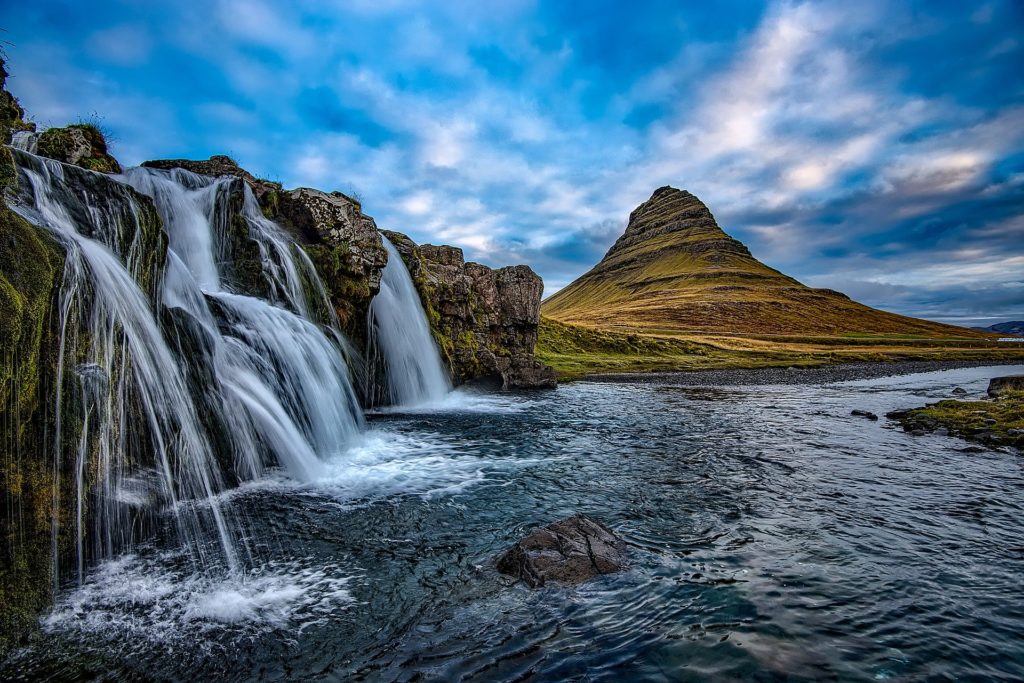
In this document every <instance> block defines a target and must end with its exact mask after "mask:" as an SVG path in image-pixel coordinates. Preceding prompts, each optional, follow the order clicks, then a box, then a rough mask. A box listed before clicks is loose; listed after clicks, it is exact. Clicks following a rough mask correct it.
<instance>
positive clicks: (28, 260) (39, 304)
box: [0, 206, 70, 652]
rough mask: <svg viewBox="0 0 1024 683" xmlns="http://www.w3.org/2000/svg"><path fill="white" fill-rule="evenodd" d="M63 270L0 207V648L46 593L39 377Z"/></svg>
mask: <svg viewBox="0 0 1024 683" xmlns="http://www.w3.org/2000/svg"><path fill="white" fill-rule="evenodd" d="M62 270H63V255H62V253H61V250H60V249H59V248H58V247H57V245H56V244H55V243H54V242H53V241H52V240H51V239H50V238H49V236H48V235H46V234H45V233H44V232H43V231H42V230H40V229H39V228H36V227H34V226H32V225H30V224H29V223H27V222H26V221H25V220H23V219H22V218H21V217H20V216H18V215H17V214H15V213H14V212H13V211H11V210H10V209H8V208H7V207H6V206H0V339H2V340H3V343H2V347H0V348H2V351H0V424H3V433H4V434H5V437H6V438H4V439H3V440H2V442H0V459H2V465H0V509H2V510H3V515H2V516H0V519H2V524H0V534H2V536H3V549H2V556H0V605H3V606H4V608H3V610H0V652H3V651H4V650H5V649H6V648H7V647H9V646H10V645H11V644H12V639H14V638H16V637H18V636H19V634H22V633H24V632H25V631H27V630H28V629H29V628H31V626H32V625H33V624H34V623H35V618H36V616H37V615H38V613H39V612H40V611H41V610H42V609H44V608H45V607H46V606H47V605H48V604H49V602H50V600H51V582H50V579H49V577H50V576H51V574H52V570H51V559H50V558H51V545H50V527H51V514H52V511H53V495H54V487H53V481H54V475H53V471H52V458H51V457H49V455H48V454H44V444H45V439H44V437H43V434H45V433H46V432H47V425H48V423H49V421H50V420H52V416H51V415H49V413H50V412H51V411H48V410H47V407H48V406H47V405H46V404H47V402H48V401H47V399H48V396H49V394H48V387H47V385H46V382H45V381H44V378H46V377H52V368H53V366H54V365H55V363H56V348H54V345H53V344H52V343H48V342H52V340H53V338H54V337H53V334H52V332H50V326H51V325H52V324H53V316H52V315H51V307H52V304H53V301H54V298H55V295H56V290H57V287H58V286H59V282H60V276H61V272H62ZM68 514H70V511H68Z"/></svg>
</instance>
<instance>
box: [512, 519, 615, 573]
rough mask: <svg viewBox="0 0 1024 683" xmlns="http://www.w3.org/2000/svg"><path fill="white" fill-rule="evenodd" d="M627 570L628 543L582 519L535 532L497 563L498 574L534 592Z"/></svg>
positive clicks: (592, 521)
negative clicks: (541, 588) (519, 582)
mask: <svg viewBox="0 0 1024 683" xmlns="http://www.w3.org/2000/svg"><path fill="white" fill-rule="evenodd" d="M625 566H626V544H625V542H624V541H623V540H622V539H620V538H619V537H618V536H616V535H615V534H614V533H613V532H612V531H611V530H610V529H608V527H606V526H604V525H603V524H601V523H600V522H597V521H595V520H593V519H590V518H589V517H585V516H583V515H575V516H573V517H568V518H566V519H563V520H561V521H558V522H555V523H554V524H549V525H548V526H546V527H541V528H539V529H534V530H533V531H531V532H530V533H529V534H527V535H526V536H524V537H523V538H522V540H520V541H519V542H518V543H516V544H515V545H514V546H512V548H511V549H510V550H508V552H506V553H505V554H504V555H502V556H501V557H500V558H499V559H498V562H497V568H498V571H499V572H501V573H502V574H508V575H510V576H515V577H516V578H519V579H521V580H523V581H525V582H526V583H527V585H529V586H530V587H531V588H539V587H540V586H543V585H545V584H546V583H547V582H548V581H555V582H558V583H566V584H576V583H581V582H583V581H587V580H589V579H593V578H594V577H597V576H601V575H603V574H611V573H613V572H617V571H619V570H621V569H623V568H624V567H625Z"/></svg>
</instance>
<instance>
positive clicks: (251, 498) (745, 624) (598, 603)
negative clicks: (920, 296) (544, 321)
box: [0, 366, 1024, 681]
mask: <svg viewBox="0 0 1024 683" xmlns="http://www.w3.org/2000/svg"><path fill="white" fill-rule="evenodd" d="M1020 372H1024V367H1020V366H1016V367H1005V366H1004V367H997V368H972V369H963V370H951V371H945V372H935V373H928V374H919V375H910V376H904V377H894V378H885V379H874V380H864V381H857V382H847V383H837V384H830V385H788V386H736V387H718V388H709V387H692V388H690V387H682V386H668V385H658V384H599V383H577V384H573V385H569V386H565V387H562V388H559V389H558V390H556V391H553V392H545V393H537V394H504V395H490V396H489V395H471V394H462V393H459V394H456V395H455V396H453V397H451V398H449V399H447V400H446V402H445V403H443V404H441V405H438V406H435V407H433V408H424V409H420V410H417V411H416V412H387V411H380V412H377V413H374V414H372V415H371V416H370V418H369V422H370V431H369V432H368V433H366V434H365V435H364V436H363V437H362V438H361V441H360V442H359V443H358V444H357V445H356V446H354V447H353V449H352V450H351V451H350V452H349V453H347V454H345V456H344V457H339V458H338V459H336V460H335V461H332V462H330V463H328V464H327V467H326V468H325V472H324V474H323V475H322V477H321V478H320V479H319V480H318V481H315V482H312V483H304V484H297V483H294V482H292V481H291V480H289V479H288V478H287V477H285V475H284V474H280V475H279V476H278V477H276V478H269V479H266V480H264V481H260V482H255V483H250V484H248V485H246V486H245V487H243V488H242V489H239V490H236V491H234V492H232V493H230V494H227V495H225V496H224V501H223V503H224V504H225V505H229V506H230V507H232V508H233V509H234V512H235V514H236V515H237V516H238V517H239V518H241V519H244V520H245V525H246V528H247V529H248V530H249V532H248V536H249V537H248V539H247V546H248V548H249V552H250V553H251V559H250V562H249V563H250V566H252V567H254V569H250V570H248V571H247V572H246V573H245V575H243V576H234V577H223V576H221V577H218V576H204V575H196V574H191V573H190V571H191V570H190V569H189V565H188V564H187V563H186V562H184V561H183V558H181V557H180V556H178V555H177V554H176V552H175V551H174V550H173V549H166V548H163V549H162V548H159V547H156V546H154V547H152V548H144V549H142V550H141V551H140V552H138V553H136V554H134V555H131V556H127V557H122V558H119V559H117V560H115V561H112V562H107V563H105V564H104V565H101V566H99V567H96V568H94V569H93V570H92V571H91V572H90V573H89V576H88V578H87V581H86V583H85V585H84V586H82V587H80V588H74V587H71V588H69V589H68V590H67V592H66V593H65V594H64V595H63V597H62V599H61V601H60V602H59V604H58V606H57V607H56V609H55V610H54V611H53V612H52V613H51V614H50V615H49V616H48V617H46V618H45V620H44V625H43V635H42V636H41V639H40V640H39V641H38V642H37V643H35V644H34V645H33V646H32V647H30V648H28V649H26V650H23V651H21V652H18V653H16V654H15V655H14V656H12V657H11V658H9V659H8V661H7V662H6V663H5V664H4V665H3V666H2V667H0V677H5V678H6V677H19V676H20V677H23V678H31V679H37V678H43V677H47V676H51V677H54V678H59V679H67V678H74V677H78V678H83V679H84V678H94V677H99V678H107V679H111V680H113V679H122V678H132V677H134V678H168V679H175V678H178V679H180V678H186V679H191V680H209V679H227V680H244V679H251V678H263V679H267V680H287V679H293V680H310V679H313V680H318V679H319V680H331V679H337V680H340V679H344V680H389V681H390V680H403V681H404V680H445V681H448V680H545V681H547V680H565V679H583V680H594V681H600V680H608V681H611V680H654V681H670V680H671V681H675V680H705V679H709V678H710V679H736V678H745V679H761V680H773V679H780V678H787V679H789V680H820V679H842V680H885V679H892V680H908V679H913V680H920V679H950V678H959V679H968V680H980V679H985V680H998V679H1003V680H1019V679H1021V678H1024V641H1022V639H1021V637H1020V634H1021V633H1024V587H1022V580H1021V579H1022V577H1024V540H1022V537H1021V530H1022V527H1024V522H1022V518H1024V515H1022V513H1024V459H1022V458H1021V457H1020V455H1018V454H1016V453H1013V452H1009V451H1005V452H1000V451H991V450H986V451H983V452H979V453H975V452H967V451H964V449H965V448H966V447H967V446H968V445H969V444H967V443H966V442H964V441H959V440H956V439H951V438H947V437H939V436H924V437H912V436H910V435H907V434H905V433H903V432H902V431H901V430H899V429H896V428H894V427H893V426H891V425H889V424H887V422H886V420H885V419H884V418H883V419H881V420H880V421H878V422H870V421H867V420H865V419H863V418H856V417H851V416H850V415H849V412H850V410H851V409H854V408H861V409H866V410H871V411H873V412H875V413H877V414H879V415H882V414H884V413H885V412H886V411H888V410H892V409H895V408H900V407H910V406H915V405H921V404H922V403H923V402H925V401H933V400H937V399H940V398H944V397H948V396H950V391H951V390H952V388H953V387H955V386H961V387H963V388H965V389H967V390H968V391H969V392H970V393H971V394H972V395H975V396H981V395H982V394H983V393H984V389H985V387H986V386H987V380H988V378H989V377H992V376H995V375H1003V374H1016V373H1020ZM576 512H583V513H586V514H589V515H592V516H594V517H596V518H598V519H600V520H602V521H604V522H605V523H606V524H608V525H609V526H610V527H612V528H613V529H615V530H616V531H617V532H618V533H619V534H621V535H622V536H623V537H624V538H625V539H626V540H627V541H628V542H629V543H630V544H631V557H632V564H631V566H630V568H629V569H628V570H626V571H624V572H622V573H620V574H617V575H613V576H606V577H602V578H600V579H598V580H596V581H593V582H591V583H588V584H584V585H582V586H579V587H576V588H568V589H566V588H554V587H549V588H546V589H542V590H539V591H530V590H528V589H526V588H524V587H522V586H520V585H508V582H507V581H506V580H505V579H504V578H502V577H499V576H498V575H497V574H495V572H494V571H493V569H492V564H493V559H494V558H495V556H496V555H497V554H498V553H499V552H500V551H501V550H502V549H504V548H506V547H507V546H508V545H509V544H510V543H512V542H513V541H514V540H515V539H516V538H517V537H519V536H520V535H522V534H523V533H524V532H525V531H526V530H528V529H529V528H530V527H533V526H535V525H539V524H544V523H548V522H551V521H554V520H556V519H559V518H561V517H564V516H567V515H570V514H572V513H576Z"/></svg>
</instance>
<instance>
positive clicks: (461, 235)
mask: <svg viewBox="0 0 1024 683" xmlns="http://www.w3.org/2000/svg"><path fill="white" fill-rule="evenodd" d="M6 14H7V16H6V17H4V19H3V20H0V26H3V28H5V29H6V31H7V33H6V36H5V37H6V39H7V41H9V44H8V45H7V46H6V53H7V55H8V62H9V65H8V69H9V70H10V71H11V72H12V78H11V79H10V80H9V81H8V83H9V88H10V89H11V90H12V92H14V93H15V94H16V95H17V96H19V97H20V99H21V100H22V104H23V105H24V106H25V107H26V108H27V109H28V111H29V113H30V115H31V116H32V117H33V118H34V120H35V121H37V122H38V123H39V124H41V125H44V126H45V125H63V124H65V123H68V122H74V121H77V120H80V119H94V118H95V119H99V121H100V123H101V124H102V125H103V126H104V127H105V128H106V129H108V130H109V131H110V132H111V134H112V137H113V151H114V153H115V155H116V156H118V158H119V159H120V160H121V161H122V163H128V164H134V163H138V162H141V161H143V160H145V159H151V158H166V157H190V158H206V157H208V156H210V155H211V154H218V153H227V154H231V155H232V156H234V157H235V158H236V159H237V160H238V161H239V162H240V163H241V164H242V165H243V166H244V167H246V168H247V169H249V170H250V171H252V172H254V173H256V174H257V175H261V176H264V177H268V178H271V179H274V180H279V181H281V182H283V183H284V184H285V186H286V187H294V186H299V185H308V186H313V187H318V188H321V189H328V190H329V189H340V190H342V191H346V192H355V193H357V194H358V195H359V196H360V197H361V199H362V200H363V203H364V208H365V210H366V211H367V212H368V213H370V214H371V215H373V216H374V217H375V218H376V219H377V223H378V225H380V226H381V227H387V228H391V229H395V230H400V231H402V232H406V233H408V234H409V235H410V236H412V237H413V238H414V239H416V240H417V241H420V242H434V243H439V242H444V243H449V244H455V245H458V246H461V247H463V248H464V249H465V251H466V255H467V257H468V258H471V259H474V260H478V261H481V262H483V263H487V264H488V265H494V266H499V265H505V264H510V263H528V264H530V265H531V266H533V267H534V269H535V270H537V271H538V272H539V273H540V274H541V275H542V276H543V277H544V279H545V282H546V286H547V290H546V291H547V293H548V294H550V293H552V292H553V291H556V290H557V289H558V288H559V287H562V286H564V285H565V284H567V283H568V282H570V281H571V280H572V279H574V278H575V277H577V276H578V275H580V274H582V273H583V272H584V271H586V270H587V269H588V268H589V267H590V266H591V265H593V264H594V263H595V262H597V261H598V260H599V259H600V258H601V256H602V255H603V254H604V252H605V250H607V248H608V247H609V246H610V245H611V243H612V242H613V241H614V239H615V238H616V237H617V236H618V234H619V233H620V232H621V231H622V229H623V228H624V226H625V222H626V218H627V217H628V215H629V212H630V211H631V210H632V209H633V208H634V207H635V206H636V205H637V204H639V203H640V202H642V201H644V200H645V199H647V198H648V197H649V196H650V194H651V192H652V191H653V190H654V189H655V188H657V187H659V186H661V185H666V184H670V185H674V186H676V187H680V188H685V189H688V190H690V191H691V192H693V193H694V194H696V195H697V196H699V197H700V198H701V199H703V200H704V201H705V202H706V203H707V204H708V206H709V207H710V208H711V210H712V212H713V213H714V214H715V216H716V217H717V218H718V221H719V223H720V224H721V225H722V227H723V228H725V229H726V230H727V231H728V232H730V233H731V234H732V235H734V236H735V237H737V238H738V239H741V240H743V241H744V242H745V243H747V245H748V246H749V247H750V249H751V251H752V252H753V253H754V255H755V256H757V257H758V258H760V259H761V260H763V261H765V262H766V263H768V264H770V265H772V266H774V267H776V268H779V269H780V270H782V271H784V272H786V273H787V274H790V275H793V276H794V277H797V278H798V279H800V280H802V281H803V282H806V283H807V284H810V285H814V286H821V287H831V288H833V289H839V290H842V291H845V292H846V293H848V294H850V295H851V296H853V297H854V298H857V299H859V300H861V301H864V302H865V303H869V304H871V305H875V306H879V307H881V308H885V309H888V310H894V311H898V312H902V313H908V314H912V315H920V316H924V317H930V318H935V319H944V320H952V321H961V322H966V321H976V320H982V319H986V318H992V321H994V320H1003V319H1010V318H1016V319H1024V76H1022V74H1024V5H1022V4H1021V3H1020V2H1018V1H1016V0H1006V1H1005V2H998V1H993V2H978V3H968V2H948V3H944V2H937V1H929V2H920V3H913V2H906V3H890V2H877V3H875V2H871V1H868V2H857V3H849V2H836V3H831V2H820V3H819V2H809V3H801V2H779V3H776V2H770V3H755V2H715V3H692V4H691V3H683V2H659V1H654V2H635V3H624V2H598V1H592V2H568V1H564V2H543V3H542V2H526V1H518V0H506V1H503V2H497V3H488V2H481V1H477V2H470V1H462V0H458V1H454V2H447V3H440V2H434V3H414V2H407V1H405V0H351V1H349V2H307V1H305V0H298V1H296V2H290V3H283V2H282V3H276V4H275V3H270V2H242V1H238V0H208V1H207V2H186V1H182V2H174V3H159V4H158V3H147V2H89V3H83V2H80V1H78V2H54V1H47V0H39V1H37V2H35V3H22V4H21V5H19V7H18V11H17V12H8V13H6Z"/></svg>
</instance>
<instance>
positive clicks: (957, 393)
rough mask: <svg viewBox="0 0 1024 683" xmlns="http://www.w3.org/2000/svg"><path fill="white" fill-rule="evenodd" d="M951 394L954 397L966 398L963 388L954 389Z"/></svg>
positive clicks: (965, 391)
mask: <svg viewBox="0 0 1024 683" xmlns="http://www.w3.org/2000/svg"><path fill="white" fill-rule="evenodd" d="M951 393H952V394H953V395H954V396H966V395H967V390H966V389H964V388H963V387H954V388H953V391H952V392H951Z"/></svg>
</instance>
